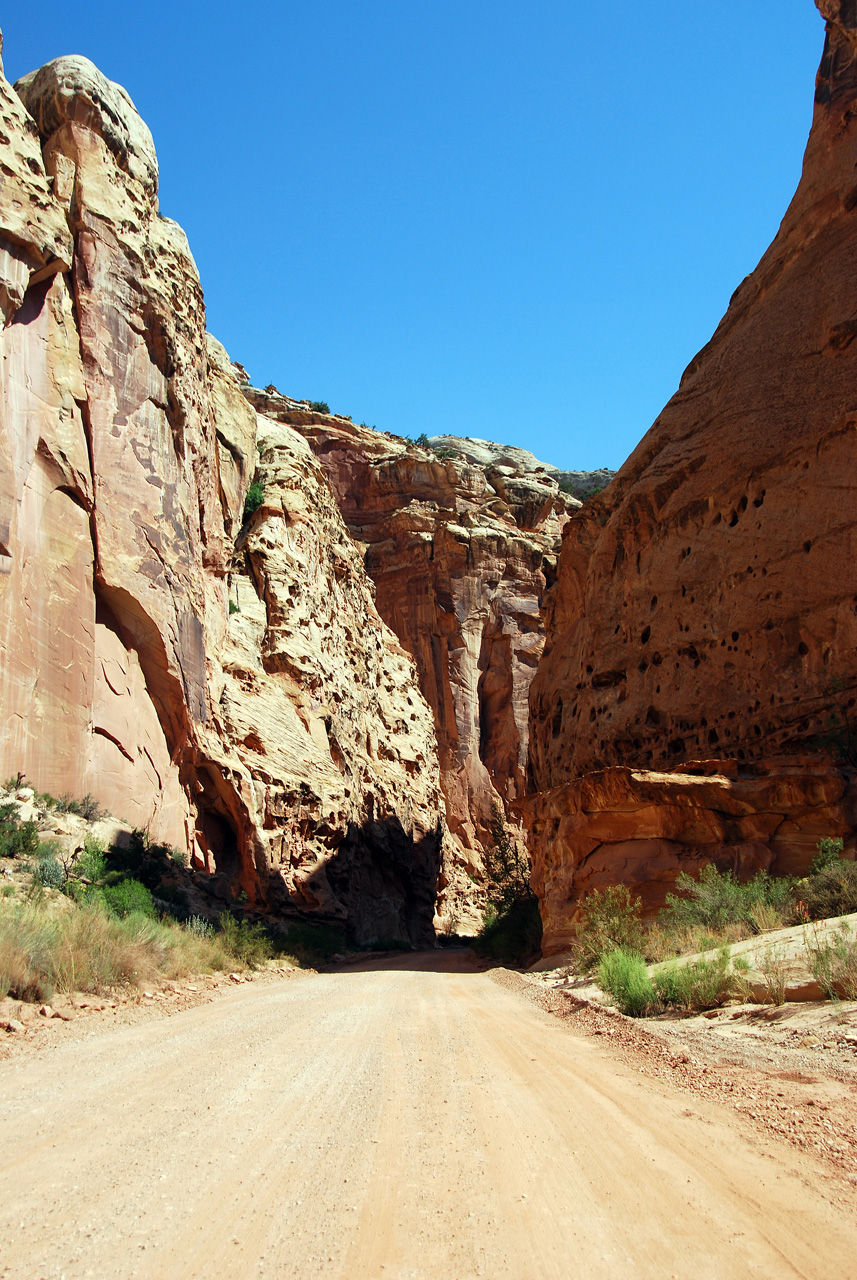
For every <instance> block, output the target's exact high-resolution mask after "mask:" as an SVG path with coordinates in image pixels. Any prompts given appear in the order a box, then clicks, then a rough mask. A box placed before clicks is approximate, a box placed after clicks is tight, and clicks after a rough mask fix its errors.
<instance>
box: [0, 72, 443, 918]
mask: <svg viewBox="0 0 857 1280" xmlns="http://www.w3.org/2000/svg"><path fill="white" fill-rule="evenodd" d="M17 90H18V95H19V96H18V95H16V93H15V92H13V90H12V88H11V87H10V86H9V85H8V84H7V83H6V82H5V81H4V80H0V109H2V113H3V133H4V137H8V142H7V141H4V142H3V143H2V148H1V149H2V157H3V163H4V179H3V184H2V186H0V304H1V305H2V308H3V313H4V316H5V319H6V325H5V328H4V329H3V331H2V333H1V334H0V349H2V361H0V570H2V576H0V719H1V720H2V724H3V726H4V733H3V737H2V741H0V771H2V773H3V775H4V776H10V775H16V774H17V773H18V771H21V772H23V773H24V774H25V775H26V776H27V778H28V779H29V780H30V781H31V782H32V783H34V784H35V785H36V786H37V787H38V788H39V789H40V790H46V791H50V792H52V793H53V794H57V795H59V794H63V793H66V792H67V793H70V794H72V795H82V794H84V793H85V792H91V793H92V794H93V795H94V796H95V797H96V799H98V800H99V801H100V802H101V803H102V804H103V805H104V806H105V807H106V808H108V809H109V810H111V812H113V813H115V814H117V815H118V816H119V817H121V818H123V819H126V820H128V821H130V822H133V823H135V824H138V825H139V826H142V827H146V828H147V829H148V831H149V832H150V834H151V835H152V836H153V837H154V838H156V839H159V840H167V841H169V842H171V843H173V844H175V845H177V846H179V847H180V848H183V849H187V850H189V851H190V852H191V853H192V854H193V857H194V859H195V861H196V863H197V864H198V865H199V866H201V867H205V868H207V869H209V870H211V871H215V870H217V871H220V872H224V873H225V879H226V882H227V883H228V885H229V886H230V887H231V892H232V893H234V894H235V895H246V898H247V899H248V900H249V901H250V902H251V903H255V904H256V905H258V906H259V907H260V908H262V909H266V910H268V911H269V912H277V913H280V914H282V913H289V912H294V911H299V912H301V913H302V914H304V915H306V916H309V917H312V916H315V917H317V918H322V919H325V920H332V921H340V922H342V923H344V924H346V925H347V926H348V928H349V930H350V931H351V933H352V935H353V936H355V937H357V938H358V939H359V940H361V941H362V940H368V939H370V938H373V937H403V938H410V939H411V940H413V941H427V940H430V939H431V937H432V936H433V933H432V917H433V913H434V906H435V889H436V882H437V879H438V875H439V873H441V872H442V869H443V866H444V861H445V860H446V861H447V862H449V861H450V858H451V853H450V850H451V849H452V847H453V846H452V843H451V840H450V837H449V834H448V832H447V829H446V824H445V818H444V807H443V802H442V798H441V794H440V789H439V774H438V762H437V755H436V751H435V747H434V737H433V731H432V720H431V713H430V711H429V708H428V707H427V705H426V703H425V701H424V699H423V697H422V695H421V694H420V692H419V688H418V685H417V681H416V673H415V670H414V667H413V663H412V661H411V659H410V658H409V657H408V656H407V655H406V654H405V653H404V652H403V650H402V648H401V646H400V645H399V644H398V642H397V640H396V638H395V637H394V636H393V634H392V633H391V632H390V631H389V630H388V628H387V627H386V626H385V625H384V623H383V622H382V620H381V618H380V617H379V615H378V612H377V610H376V609H375V606H374V603H373V600H372V590H371V586H370V583H369V580H368V578H367V577H366V574H365V571H364V568H363V565H362V561H361V556H360V553H359V552H358V551H357V549H356V548H355V547H354V545H353V543H352V542H351V540H350V538H349V536H348V534H347V531H346V529H345V526H344V525H343V523H342V519H341V517H340V515H339V513H338V511H337V508H336V503H335V501H334V499H333V496H332V494H331V492H330V488H329V486H328V483H327V481H326V479H325V477H324V473H323V472H322V470H321V468H320V467H319V465H318V463H317V462H316V461H315V459H314V458H313V455H312V453H311V451H310V450H309V449H308V448H307V446H306V444H305V443H304V442H303V440H302V439H301V438H300V437H299V436H298V435H296V434H295V433H294V432H293V431H291V430H289V429H288V428H287V427H284V426H282V425H280V424H275V423H272V422H269V421H265V420H263V419H260V418H259V417H258V416H257V414H256V413H255V412H254V410H253V409H252V408H251V407H250V406H249V405H248V404H247V402H246V400H245V399H244V397H243V396H242V394H241V391H240V389H239V382H238V375H237V374H236V372H235V370H234V368H233V367H232V365H231V364H230V362H229V359H228V357H227V356H226V353H225V352H224V351H223V348H222V347H220V345H219V344H218V343H216V342H215V341H214V340H213V339H211V338H210V337H209V336H208V335H207V334H206V330H205V310H204V305H203V297H202V289H201V287H200V282H199V278H198V274H197V270H196V267H195V265H194V262H193V258H192V256H191V253H190V249H189V248H188V244H187V240H186V238H185V235H184V233H183V232H182V230H181V228H180V227H178V226H177V225H176V224H175V223H174V222H171V221H170V220H169V219H168V218H164V217H163V216H162V215H161V214H160V212H159V210H158V204H157V161H156V158H155V152H154V146H153V145H152V140H151V135H150V134H149V131H148V129H147V128H146V126H145V125H144V123H143V122H142V120H141V119H140V117H139V115H138V114H137V112H136V110H135V108H134V106H133V103H132V102H131V100H130V98H129V97H128V95H127V94H126V93H125V91H124V90H123V89H121V88H120V87H119V86H118V85H115V84H112V83H111V82H110V81H109V80H107V79H106V78H105V77H104V76H103V75H102V74H101V73H100V72H99V71H98V70H97V68H95V67H94V66H93V65H92V63H90V62H89V61H88V60H87V59H85V58H80V57H72V58H60V59H58V60H56V61H55V62H53V63H50V64H48V66H46V67H43V68H42V69H41V70H40V71H38V72H35V73H33V74H32V75H29V76H25V77H24V78H23V80H21V81H19V82H18V85H17ZM7 169H8V170H9V173H10V175H11V176H8V175H7V174H6V170H7ZM260 448H261V451H262V452H261V456H260V455H259V453H258V450H259V449H260ZM257 472H258V480H259V481H260V482H261V483H262V484H264V485H265V501H264V503H263V504H262V505H261V507H260V508H259V510H258V511H257V512H256V513H255V514H254V515H253V517H252V520H250V521H249V522H248V523H247V524H246V525H245V524H244V521H243V518H242V513H243V507H244V500H245V496H246V494H247V490H248V487H249V485H250V483H251V482H252V481H253V480H254V477H257ZM230 599H231V600H232V603H233V608H234V607H235V606H236V604H237V607H238V608H239V609H240V612H239V613H236V612H233V613H231V614H230V612H229V600H230Z"/></svg>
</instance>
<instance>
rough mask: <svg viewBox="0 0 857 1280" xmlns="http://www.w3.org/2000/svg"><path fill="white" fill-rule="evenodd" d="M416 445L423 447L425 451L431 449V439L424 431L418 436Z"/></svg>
mask: <svg viewBox="0 0 857 1280" xmlns="http://www.w3.org/2000/svg"><path fill="white" fill-rule="evenodd" d="M414 444H418V445H421V446H422V448H423V449H430V448H431V445H430V444H429V438H428V436H427V435H426V433H425V432H424V431H421V432H420V434H419V435H418V436H417V438H416V440H415V441H414Z"/></svg>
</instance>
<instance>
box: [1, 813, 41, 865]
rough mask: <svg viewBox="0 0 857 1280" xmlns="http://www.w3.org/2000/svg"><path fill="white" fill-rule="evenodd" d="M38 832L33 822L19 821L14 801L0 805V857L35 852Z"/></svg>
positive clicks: (12, 856) (37, 845) (16, 856)
mask: <svg viewBox="0 0 857 1280" xmlns="http://www.w3.org/2000/svg"><path fill="white" fill-rule="evenodd" d="M38 847H39V833H38V830H37V828H36V824H35V822H32V821H27V822H21V821H20V820H19V818H18V806H17V805H16V804H15V803H14V801H9V802H8V803H7V804H2V805H0V857H3V858H20V857H26V856H27V854H29V853H35V852H36V850H37V849H38Z"/></svg>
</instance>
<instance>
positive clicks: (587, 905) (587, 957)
mask: <svg viewBox="0 0 857 1280" xmlns="http://www.w3.org/2000/svg"><path fill="white" fill-rule="evenodd" d="M580 910H581V915H580V921H579V923H578V926H577V937H576V939H575V951H576V952H577V954H578V955H579V957H580V962H581V964H582V965H583V966H584V968H586V969H594V968H595V967H596V965H598V963H599V961H600V960H601V957H602V956H603V955H605V954H606V953H607V952H609V951H614V950H616V949H617V948H618V949H621V950H624V951H626V952H642V951H643V950H644V947H645V938H646V933H645V929H644V927H643V924H642V921H641V920H640V903H639V900H637V899H634V898H632V897H631V893H630V891H629V889H628V887H627V885H624V884H616V885H609V886H608V887H607V888H606V889H593V890H591V891H590V892H589V893H587V894H586V896H585V897H584V899H583V901H582V903H581V907H580Z"/></svg>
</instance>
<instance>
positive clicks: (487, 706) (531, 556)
mask: <svg viewBox="0 0 857 1280" xmlns="http://www.w3.org/2000/svg"><path fill="white" fill-rule="evenodd" d="M246 394H247V395H248V396H249V397H250V399H251V400H252V401H253V403H255V404H257V406H258V407H260V408H262V409H264V411H265V412H266V413H268V414H271V415H274V416H276V417H279V418H281V419H282V420H284V421H288V422H291V423H292V424H293V425H294V427H295V429H296V430H298V431H300V432H301V433H302V434H303V435H305V436H306V438H307V440H308V441H309V443H310V445H311V446H312V448H313V450H314V452H315V453H316V455H317V456H318V458H319V460H320V461H321V463H322V465H323V466H324V468H325V471H326V473H327V475H328V478H329V480H330V483H331V485H332V486H333V490H334V492H335V493H336V496H337V500H338V502H339V506H340V509H341V511H342V514H343V516H344V518H345V521H346V523H347V525H348V527H349V529H350V531H351V533H352V535H353V537H354V538H355V539H356V540H357V542H358V543H359V544H362V545H363V546H364V547H365V548H366V568H367V571H368V573H369V575H370V577H371V578H372V580H373V582H374V584H375V591H376V602H377V606H378V610H379V612H380V614H381V616H382V617H383V619H384V621H385V622H386V623H387V624H388V625H389V626H390V627H391V628H392V629H393V631H394V632H395V633H396V635H397V636H398V638H399V640H400V642H401V643H402V645H403V646H404V647H405V649H406V650H407V651H408V653H410V654H411V655H412V656H413V658H414V659H415V661H416V664H417V669H418V671H419V679H420V688H421V689H422V691H423V693H424V695H425V697H426V699H427V700H428V702H429V705H430V706H431V708H432V710H433V712H434V720H435V727H436V731H437V740H438V751H439V756H440V766H441V780H442V786H443V791H444V795H445V797H446V813H447V820H448V823H449V827H450V830H451V831H452V833H453V835H454V836H455V837H456V839H457V841H458V843H459V845H460V847H461V849H462V850H463V857H464V859H465V861H466V862H467V863H468V865H469V868H470V870H471V871H473V870H478V869H479V868H480V866H481V862H480V858H481V850H482V846H483V843H484V842H485V841H486V840H488V839H490V838H491V836H490V823H491V819H492V809H493V808H494V807H495V806H496V807H497V808H498V809H499V810H500V811H503V810H504V809H505V808H506V806H508V805H510V804H511V802H512V801H514V800H515V799H516V798H518V797H519V796H521V795H522V794H523V793H524V790H525V779H526V765H527V747H528V724H527V715H528V712H527V707H528V696H529V688H530V682H531V681H532V678H533V675H534V674H535V669H536V666H537V664H538V660H539V657H540V656H541V652H542V646H543V642H544V635H543V628H542V625H541V619H540V616H539V602H540V599H541V596H542V594H543V593H544V590H545V584H546V574H550V573H551V572H552V571H553V567H554V563H555V555H556V552H557V550H558V544H559V535H560V531H561V529H562V526H563V524H564V523H565V521H566V519H567V518H568V512H569V510H574V509H576V508H577V506H578V505H579V504H578V503H577V502H575V501H574V500H570V499H568V498H566V497H565V495H564V494H561V493H560V492H559V490H558V488H557V484H556V481H555V479H553V478H552V477H550V476H549V475H548V474H547V473H537V472H533V473H526V474H525V473H519V472H518V471H516V469H515V468H514V467H511V466H510V467H491V466H489V467H487V468H483V467H481V466H477V465H471V464H470V463H469V462H468V461H467V460H466V459H465V458H464V457H463V456H460V455H459V456H457V457H455V458H438V457H436V456H435V454H434V453H432V451H431V450H429V449H423V448H420V447H419V446H417V445H412V444H408V442H406V441H404V440H403V439H401V438H400V437H396V436H390V435H388V434H386V433H380V432H377V431H372V430H371V429H369V428H366V427H361V426H356V425H355V424H353V423H351V422H350V421H349V420H347V419H342V418H335V417H329V416H323V415H318V414H310V413H306V412H304V411H302V410H300V409H299V408H297V407H296V406H295V404H294V402H292V401H289V400H288V399H287V398H286V397H282V396H278V395H276V394H269V393H264V392H258V391H255V390H252V389H248V390H247V391H246Z"/></svg>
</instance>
